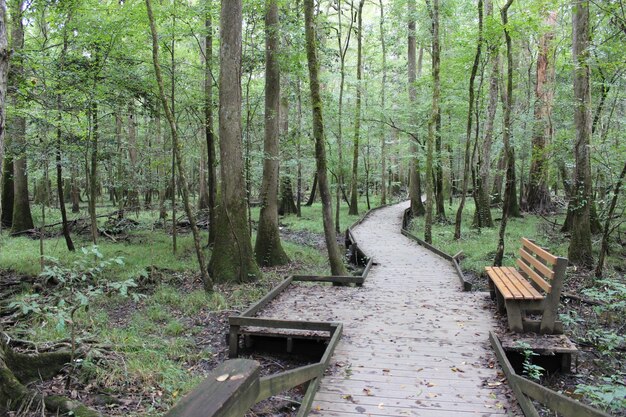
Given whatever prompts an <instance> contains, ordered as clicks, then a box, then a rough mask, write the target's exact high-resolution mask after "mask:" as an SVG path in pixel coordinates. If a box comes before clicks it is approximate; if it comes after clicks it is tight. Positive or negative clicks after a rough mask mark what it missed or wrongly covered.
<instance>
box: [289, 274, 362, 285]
mask: <svg viewBox="0 0 626 417" xmlns="http://www.w3.org/2000/svg"><path fill="white" fill-rule="evenodd" d="M293 280H294V281H297V282H332V283H337V284H362V283H363V281H364V279H363V277H362V276H355V275H326V276H319V275H294V276H293Z"/></svg>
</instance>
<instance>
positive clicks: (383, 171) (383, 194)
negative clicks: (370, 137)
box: [379, 0, 421, 206]
mask: <svg viewBox="0 0 626 417" xmlns="http://www.w3.org/2000/svg"><path fill="white" fill-rule="evenodd" d="M379 6H380V45H381V48H382V54H383V55H382V60H383V62H382V64H383V65H382V66H383V68H382V69H383V79H382V84H381V88H380V109H381V112H382V117H385V111H386V110H385V107H386V105H387V103H386V97H385V93H386V89H387V45H386V43H385V8H384V6H383V0H379ZM381 129H382V133H381V135H380V162H381V164H380V183H381V187H380V205H381V206H384V205H385V204H387V187H386V183H387V180H386V176H387V154H386V142H387V140H386V134H385V132H386V130H387V127H386V126H385V125H383V126H382V127H381ZM420 199H421V197H420Z"/></svg>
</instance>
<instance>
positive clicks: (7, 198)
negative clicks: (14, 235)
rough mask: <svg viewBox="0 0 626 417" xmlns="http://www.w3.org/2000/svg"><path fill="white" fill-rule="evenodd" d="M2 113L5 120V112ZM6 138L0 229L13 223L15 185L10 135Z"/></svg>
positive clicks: (0, 197) (0, 184)
mask: <svg viewBox="0 0 626 417" xmlns="http://www.w3.org/2000/svg"><path fill="white" fill-rule="evenodd" d="M4 114H5V121H6V120H7V118H6V112H5V113H4ZM3 130H4V131H5V132H6V131H7V129H6V123H5V129H3ZM6 138H7V139H6V140H5V144H6V147H7V149H8V152H7V153H6V154H5V156H4V159H3V162H2V183H0V186H1V187H2V189H1V190H0V192H1V193H2V195H0V199H1V200H2V203H0V204H2V213H1V217H0V222H1V223H2V225H0V229H1V228H2V227H8V228H10V227H11V224H12V223H13V200H14V198H13V197H14V193H13V190H14V188H15V186H14V185H13V157H12V156H11V149H10V148H11V146H10V144H11V137H10V136H6Z"/></svg>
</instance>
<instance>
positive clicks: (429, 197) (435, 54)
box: [424, 0, 441, 243]
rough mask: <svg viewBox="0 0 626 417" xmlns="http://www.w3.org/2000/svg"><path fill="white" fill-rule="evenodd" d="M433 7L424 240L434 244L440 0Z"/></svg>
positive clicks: (439, 94) (431, 13) (428, 0)
mask: <svg viewBox="0 0 626 417" xmlns="http://www.w3.org/2000/svg"><path fill="white" fill-rule="evenodd" d="M432 3H433V5H432V7H431V2H430V0H426V4H427V5H428V9H429V11H430V15H431V20H432V27H431V34H432V77H433V99H432V106H431V114H430V119H429V121H428V139H427V141H426V218H425V221H424V240H425V241H426V242H427V243H432V241H433V238H432V226H433V200H434V197H435V196H434V190H433V188H434V184H433V151H434V149H433V148H434V145H435V137H436V136H437V135H438V132H437V123H438V119H439V100H440V96H441V81H440V75H439V72H440V66H441V63H440V54H439V0H433V2H432Z"/></svg>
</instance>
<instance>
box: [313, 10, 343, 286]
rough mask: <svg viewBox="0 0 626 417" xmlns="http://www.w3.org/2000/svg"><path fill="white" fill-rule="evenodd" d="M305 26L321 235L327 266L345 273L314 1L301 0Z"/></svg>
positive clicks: (337, 272)
mask: <svg viewBox="0 0 626 417" xmlns="http://www.w3.org/2000/svg"><path fill="white" fill-rule="evenodd" d="M304 25H305V32H306V54H307V63H308V67H309V87H310V89H311V109H312V115H313V137H314V138H315V160H316V165H317V182H318V187H319V191H320V196H321V198H322V216H323V221H324V237H325V238H326V249H327V250H328V259H329V261H330V269H331V272H332V274H333V275H345V274H347V271H346V267H345V265H344V264H343V259H342V257H341V253H340V251H339V246H338V245H337V235H336V234H335V228H334V224H333V214H332V199H331V196H330V190H329V188H328V177H327V172H326V171H327V166H326V145H325V142H324V141H325V138H324V119H323V113H322V97H321V95H320V82H319V63H318V59H317V46H316V43H317V41H316V35H315V32H316V30H315V20H314V0H304Z"/></svg>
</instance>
